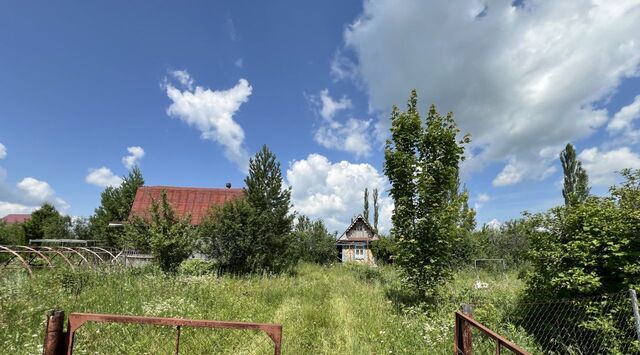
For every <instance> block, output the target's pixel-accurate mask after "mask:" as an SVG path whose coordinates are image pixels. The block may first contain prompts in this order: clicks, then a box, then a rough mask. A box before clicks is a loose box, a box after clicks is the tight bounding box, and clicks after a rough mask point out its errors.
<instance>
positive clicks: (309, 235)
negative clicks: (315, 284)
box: [291, 215, 338, 264]
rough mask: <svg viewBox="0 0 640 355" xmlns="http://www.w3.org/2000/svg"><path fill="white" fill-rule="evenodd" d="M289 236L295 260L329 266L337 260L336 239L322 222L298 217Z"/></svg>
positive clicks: (302, 216)
mask: <svg viewBox="0 0 640 355" xmlns="http://www.w3.org/2000/svg"><path fill="white" fill-rule="evenodd" d="M291 234H292V237H293V239H294V244H295V253H294V254H295V255H297V256H296V259H297V260H299V261H304V262H310V263H316V264H330V263H333V262H335V261H336V260H337V255H338V253H337V250H336V238H335V236H334V235H332V234H331V233H329V231H328V230H327V227H326V226H325V225H324V222H322V220H317V221H311V219H309V217H307V216H304V215H301V216H298V218H297V221H296V224H295V227H294V228H293V232H292V233H291Z"/></svg>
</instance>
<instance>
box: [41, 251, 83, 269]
mask: <svg viewBox="0 0 640 355" xmlns="http://www.w3.org/2000/svg"><path fill="white" fill-rule="evenodd" d="M38 248H39V249H44V250H46V251H48V252H51V253H55V254H56V255H60V257H62V259H63V260H64V261H65V262H66V263H67V264H68V265H69V267H71V271H75V269H76V268H75V266H73V263H72V262H71V260H69V258H67V257H66V256H65V255H64V253H63V252H61V251H59V250H56V249H53V248H52V247H45V246H40V247H38ZM52 260H53V258H52Z"/></svg>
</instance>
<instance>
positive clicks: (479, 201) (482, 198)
mask: <svg viewBox="0 0 640 355" xmlns="http://www.w3.org/2000/svg"><path fill="white" fill-rule="evenodd" d="M489 200H491V196H489V195H488V194H485V193H481V194H479V195H478V197H477V198H476V203H475V204H474V206H473V208H474V209H475V210H476V211H477V210H479V209H480V208H482V206H484V204H485V203H487V202H489Z"/></svg>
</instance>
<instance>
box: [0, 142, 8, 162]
mask: <svg viewBox="0 0 640 355" xmlns="http://www.w3.org/2000/svg"><path fill="white" fill-rule="evenodd" d="M6 156H7V147H5V146H4V144H2V143H0V159H4V158H5V157H6Z"/></svg>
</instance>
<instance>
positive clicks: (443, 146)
mask: <svg viewBox="0 0 640 355" xmlns="http://www.w3.org/2000/svg"><path fill="white" fill-rule="evenodd" d="M458 133H459V129H458V127H457V126H456V123H455V121H454V120H453V115H452V114H451V113H449V114H447V115H446V116H442V115H440V114H439V113H438V112H437V111H436V108H435V106H433V105H432V106H431V107H430V109H429V112H428V114H427V117H426V121H425V124H424V126H423V124H422V122H421V119H420V114H419V112H418V109H417V94H416V91H415V90H413V91H412V92H411V98H410V99H409V103H408V109H407V111H406V112H400V111H399V109H398V108H397V107H395V106H394V108H393V110H392V113H391V135H392V138H391V140H388V141H387V144H386V147H385V162H384V171H385V174H386V175H387V177H388V178H389V181H390V183H391V190H390V195H391V197H392V198H393V200H394V204H395V208H394V211H393V215H392V222H393V230H392V233H393V235H395V237H396V239H397V250H396V256H397V258H396V262H397V264H398V265H399V266H401V267H402V269H403V270H404V272H405V275H406V277H407V279H408V281H410V282H411V284H412V285H413V286H414V287H416V288H417V289H418V290H420V291H421V293H422V294H424V295H426V294H427V293H428V292H431V291H432V290H433V289H434V286H437V285H439V284H441V283H443V282H444V281H445V280H446V279H447V278H448V276H449V273H450V269H449V266H450V264H451V262H450V259H451V256H452V255H453V252H454V245H455V243H456V241H457V240H458V239H459V237H460V235H461V233H460V231H459V228H460V223H459V222H460V217H461V216H460V211H461V209H462V207H461V206H462V204H463V202H464V196H463V194H461V193H460V192H459V178H458V175H459V165H460V162H461V161H462V160H463V159H464V144H467V143H469V141H470V139H469V137H468V136H464V137H463V139H462V140H461V141H458V139H457V135H458Z"/></svg>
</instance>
